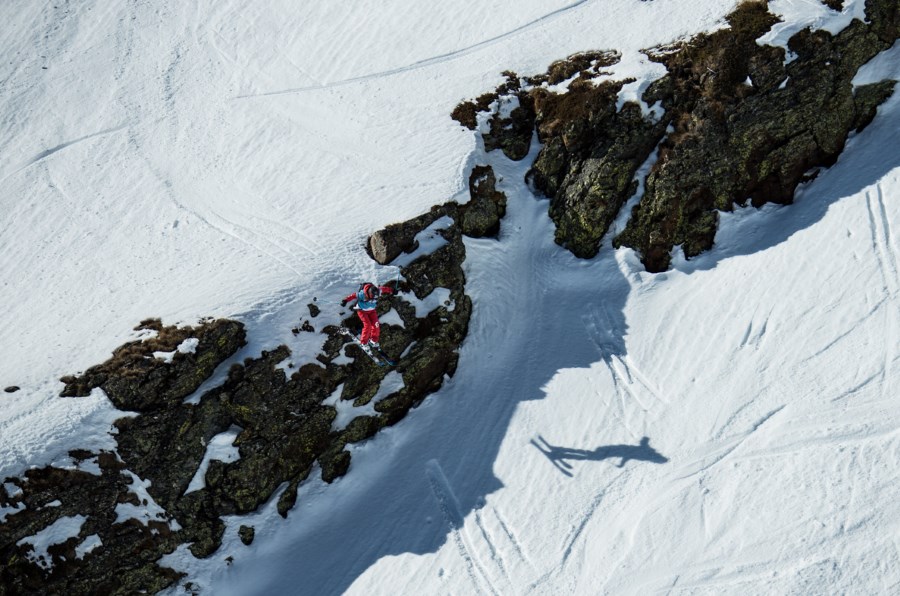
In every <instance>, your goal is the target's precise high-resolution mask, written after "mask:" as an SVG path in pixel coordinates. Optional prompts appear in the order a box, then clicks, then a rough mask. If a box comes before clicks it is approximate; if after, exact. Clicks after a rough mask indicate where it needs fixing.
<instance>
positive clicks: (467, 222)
mask: <svg viewBox="0 0 900 596" xmlns="http://www.w3.org/2000/svg"><path fill="white" fill-rule="evenodd" d="M469 195H470V196H471V200H470V201H469V202H468V203H467V204H466V205H464V206H462V207H460V212H461V213H462V216H461V218H460V220H461V221H460V226H461V228H462V233H463V234H465V235H466V236H471V237H473V238H482V237H484V236H494V237H496V236H497V234H498V233H499V232H500V220H501V219H502V218H503V216H504V215H506V195H505V194H503V193H502V192H500V191H498V190H497V179H496V178H495V177H494V170H493V168H491V167H490V166H475V167H474V168H473V169H472V174H471V175H470V176H469Z"/></svg>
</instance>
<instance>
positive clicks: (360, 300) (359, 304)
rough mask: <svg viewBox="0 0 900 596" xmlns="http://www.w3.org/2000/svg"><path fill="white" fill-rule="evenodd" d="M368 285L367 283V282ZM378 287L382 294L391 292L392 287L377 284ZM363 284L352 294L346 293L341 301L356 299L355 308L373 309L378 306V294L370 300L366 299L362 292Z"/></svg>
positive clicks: (392, 291) (346, 301)
mask: <svg viewBox="0 0 900 596" xmlns="http://www.w3.org/2000/svg"><path fill="white" fill-rule="evenodd" d="M367 285H368V284H367ZM378 289H379V290H380V291H381V293H382V294H393V293H394V290H393V288H391V287H389V286H379V287H378ZM364 290H365V286H363V287H361V288H360V289H359V290H358V291H356V292H353V293H352V294H349V295H347V296H346V297H345V298H344V299H343V300H342V301H341V302H343V303H348V302H352V301H353V300H356V308H357V309H359V310H375V308H376V307H377V306H378V296H375V297H374V298H372V299H371V300H367V299H366V295H365V293H364Z"/></svg>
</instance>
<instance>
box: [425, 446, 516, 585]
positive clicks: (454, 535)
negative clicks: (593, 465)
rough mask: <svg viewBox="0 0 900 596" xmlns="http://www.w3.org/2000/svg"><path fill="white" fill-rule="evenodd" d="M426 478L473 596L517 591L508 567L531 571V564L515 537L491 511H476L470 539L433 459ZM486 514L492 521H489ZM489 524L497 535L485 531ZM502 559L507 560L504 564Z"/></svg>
mask: <svg viewBox="0 0 900 596" xmlns="http://www.w3.org/2000/svg"><path fill="white" fill-rule="evenodd" d="M425 476H426V477H427V479H428V484H429V486H430V487H431V492H432V493H433V494H434V498H435V501H436V503H437V506H438V509H439V510H440V512H441V516H442V517H443V518H444V521H445V522H446V524H447V526H448V527H449V529H450V535H449V536H450V539H451V540H452V541H453V542H454V543H455V545H456V549H457V552H459V556H460V558H461V559H462V560H463V564H464V565H465V569H466V573H467V574H468V576H469V579H470V580H471V581H472V585H473V586H474V588H475V592H476V593H478V594H492V595H494V596H499V595H501V594H511V593H514V592H515V591H516V590H515V583H514V581H513V577H514V576H513V575H512V574H511V573H510V570H509V569H508V568H507V565H510V566H519V565H522V564H525V565H527V567H528V568H531V562H530V560H529V558H528V557H527V556H526V554H525V552H524V550H523V548H522V546H521V544H520V543H519V541H518V539H517V538H516V536H515V534H513V532H511V531H510V528H509V525H508V524H507V523H506V522H505V521H504V520H503V519H502V518H501V517H500V514H499V512H497V511H496V510H495V509H493V508H487V509H485V508H481V509H476V511H475V515H474V524H475V528H477V533H475V535H474V536H473V535H472V532H470V530H469V529H468V528H467V524H466V520H465V518H464V516H463V514H462V510H461V508H460V505H459V501H458V499H457V498H456V494H455V493H454V492H453V489H452V488H451V486H450V482H449V481H448V480H447V476H446V475H445V474H444V470H443V469H442V468H441V465H440V463H438V461H437V460H434V459H432V460H429V461H428V462H427V463H426V464H425ZM482 511H484V512H485V513H484V514H483V513H482ZM488 513H490V517H491V518H492V519H491V520H489V519H488ZM488 521H493V522H494V524H491V525H495V526H496V527H497V528H499V532H496V531H495V532H493V533H492V532H491V531H490V530H489V528H488V525H489V524H488V523H487V522H488ZM469 525H471V524H469ZM496 534H499V537H500V540H502V541H503V542H504V543H505V544H500V541H498V539H497V537H496V536H495V535H496ZM504 555H505V556H506V558H507V561H506V562H505V561H504Z"/></svg>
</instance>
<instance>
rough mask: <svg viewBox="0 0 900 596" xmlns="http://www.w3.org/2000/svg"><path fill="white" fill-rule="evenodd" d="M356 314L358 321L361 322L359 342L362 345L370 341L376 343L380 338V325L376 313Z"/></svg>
mask: <svg viewBox="0 0 900 596" xmlns="http://www.w3.org/2000/svg"><path fill="white" fill-rule="evenodd" d="M356 314H358V315H359V318H360V320H362V322H363V329H362V333H361V334H360V336H359V341H361V342H362V343H364V344H365V343H368V342H369V340H370V339H371V340H372V341H374V342H377V341H378V338H379V337H380V336H381V323H379V322H378V313H377V312H375V311H374V310H358V311H356Z"/></svg>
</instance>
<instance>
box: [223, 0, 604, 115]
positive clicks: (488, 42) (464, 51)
mask: <svg viewBox="0 0 900 596" xmlns="http://www.w3.org/2000/svg"><path fill="white" fill-rule="evenodd" d="M592 1H593V0H577V1H576V2H573V3H572V4H570V5H569V6H564V7H563V8H558V9H556V10H554V11H552V12H549V13H547V14H545V15H544V16H541V17H538V18H536V19H534V20H533V21H529V22H528V23H525V24H524V25H520V26H518V27H516V28H515V29H510V30H509V31H507V32H506V33H501V34H500V35H497V36H494V37H491V38H489V39H485V40H484V41H480V42H478V43H476V44H473V45H471V46H468V47H465V48H461V49H459V50H454V51H452V52H447V53H445V54H438V55H437V56H432V57H431V58H424V59H422V60H418V61H416V62H412V63H410V64H407V65H406V66H398V67H396V68H391V69H388V70H383V71H380V72H374V73H372V74H367V75H360V76H358V77H351V78H349V79H342V80H340V81H334V82H333V83H324V84H322V85H313V86H307V87H294V88H291V89H282V90H280V91H268V92H265V93H249V94H246V95H236V96H234V97H233V98H232V99H251V98H254V97H270V96H273V95H288V94H291V93H304V92H307V91H319V90H323V89H332V88H334V87H343V86H345V85H352V84H353V83H361V82H364V81H370V80H372V79H379V78H383V77H389V76H392V75H395V74H401V73H404V72H409V71H411V70H417V69H419V68H424V67H426V66H431V65H433V64H440V63H442V62H447V61H449V60H453V59H454V58H459V57H462V56H466V55H468V54H471V53H473V52H476V51H478V50H480V49H482V48H485V47H489V46H492V45H494V44H496V43H499V42H501V41H503V40H505V39H509V38H510V37H513V36H514V35H516V34H518V33H522V32H525V31H528V30H529V29H531V28H533V27H535V26H537V25H539V24H541V23H543V22H545V21H547V20H550V19H553V18H556V17H559V16H562V15H564V14H566V13H568V12H570V11H572V10H575V9H576V8H578V7H580V6H581V5H582V4H586V3H588V2H592Z"/></svg>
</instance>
